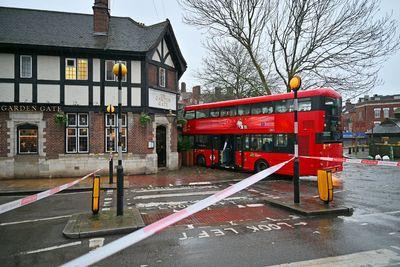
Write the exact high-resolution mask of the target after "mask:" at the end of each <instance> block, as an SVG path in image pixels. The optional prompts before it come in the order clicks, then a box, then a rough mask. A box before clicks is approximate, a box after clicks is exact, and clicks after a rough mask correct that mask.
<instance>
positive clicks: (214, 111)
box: [210, 109, 219, 118]
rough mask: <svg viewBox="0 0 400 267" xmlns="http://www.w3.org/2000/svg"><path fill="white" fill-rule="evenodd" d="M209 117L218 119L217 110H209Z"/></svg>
mask: <svg viewBox="0 0 400 267" xmlns="http://www.w3.org/2000/svg"><path fill="white" fill-rule="evenodd" d="M210 117H211V118H218V117H219V110H218V109H211V110H210Z"/></svg>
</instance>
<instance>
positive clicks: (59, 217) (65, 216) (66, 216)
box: [0, 215, 72, 226]
mask: <svg viewBox="0 0 400 267" xmlns="http://www.w3.org/2000/svg"><path fill="white" fill-rule="evenodd" d="M71 216H72V215H63V216H56V217H49V218H41V219H33V220H25V221H18V222H7V223H0V226H7V225H14V224H21V223H32V222H40V221H50V220H58V219H63V218H69V217H71Z"/></svg>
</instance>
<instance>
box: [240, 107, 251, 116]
mask: <svg viewBox="0 0 400 267" xmlns="http://www.w3.org/2000/svg"><path fill="white" fill-rule="evenodd" d="M238 115H239V116H246V115H250V106H239V108H238Z"/></svg>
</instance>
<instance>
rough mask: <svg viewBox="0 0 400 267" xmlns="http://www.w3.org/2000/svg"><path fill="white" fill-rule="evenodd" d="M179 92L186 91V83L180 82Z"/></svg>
mask: <svg viewBox="0 0 400 267" xmlns="http://www.w3.org/2000/svg"><path fill="white" fill-rule="evenodd" d="M181 93H186V83H185V82H181Z"/></svg>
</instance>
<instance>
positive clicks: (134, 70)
mask: <svg viewBox="0 0 400 267" xmlns="http://www.w3.org/2000/svg"><path fill="white" fill-rule="evenodd" d="M141 75H142V71H141V62H140V61H131V77H132V78H131V82H132V83H141Z"/></svg>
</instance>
